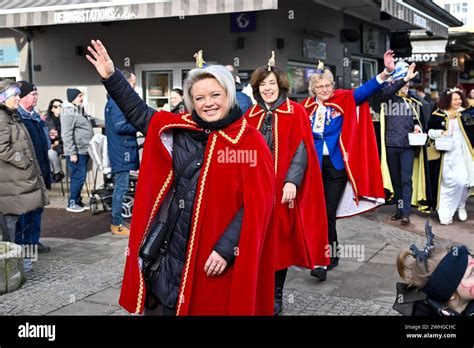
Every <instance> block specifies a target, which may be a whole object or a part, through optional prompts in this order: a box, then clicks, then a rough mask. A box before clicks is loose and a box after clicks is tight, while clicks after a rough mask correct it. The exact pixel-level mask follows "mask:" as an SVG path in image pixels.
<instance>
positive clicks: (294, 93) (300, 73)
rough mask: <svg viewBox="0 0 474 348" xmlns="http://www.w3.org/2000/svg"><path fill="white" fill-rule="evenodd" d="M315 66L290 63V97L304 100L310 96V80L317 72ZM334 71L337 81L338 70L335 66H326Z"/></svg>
mask: <svg viewBox="0 0 474 348" xmlns="http://www.w3.org/2000/svg"><path fill="white" fill-rule="evenodd" d="M316 68H317V66H316V65H315V64H304V63H298V62H288V68H287V74H288V82H289V83H290V91H289V93H288V94H289V97H290V98H292V99H294V100H295V99H296V100H298V99H303V98H306V97H307V96H308V87H309V80H310V78H311V75H313V74H314V73H315V72H316ZM325 68H328V69H329V70H331V71H332V73H333V75H334V79H336V69H335V67H334V66H330V65H326V66H325Z"/></svg>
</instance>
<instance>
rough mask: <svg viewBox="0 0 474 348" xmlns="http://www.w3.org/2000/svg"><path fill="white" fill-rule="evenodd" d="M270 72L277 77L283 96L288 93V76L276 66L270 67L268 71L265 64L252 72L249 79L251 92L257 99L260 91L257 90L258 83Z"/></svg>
mask: <svg viewBox="0 0 474 348" xmlns="http://www.w3.org/2000/svg"><path fill="white" fill-rule="evenodd" d="M271 73H274V74H275V76H276V78H277V83H278V88H279V89H280V93H281V94H283V95H285V96H287V95H288V91H289V90H290V84H289V83H288V76H287V75H286V74H285V73H284V72H283V71H281V70H280V69H278V68H277V67H271V68H270V71H268V67H267V66H261V67H260V68H258V69H257V70H255V71H254V72H253V74H252V77H251V79H250V86H252V94H253V97H254V98H255V99H257V97H258V96H259V95H260V92H259V90H258V87H259V86H260V83H262V81H263V80H265V79H266V78H267V77H268V75H270V74H271Z"/></svg>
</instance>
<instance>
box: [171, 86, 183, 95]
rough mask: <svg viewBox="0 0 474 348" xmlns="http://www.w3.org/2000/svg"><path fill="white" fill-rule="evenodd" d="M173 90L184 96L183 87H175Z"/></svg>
mask: <svg viewBox="0 0 474 348" xmlns="http://www.w3.org/2000/svg"><path fill="white" fill-rule="evenodd" d="M171 92H175V93H178V94H179V95H180V96H183V90H182V89H181V88H173V89H172V90H171Z"/></svg>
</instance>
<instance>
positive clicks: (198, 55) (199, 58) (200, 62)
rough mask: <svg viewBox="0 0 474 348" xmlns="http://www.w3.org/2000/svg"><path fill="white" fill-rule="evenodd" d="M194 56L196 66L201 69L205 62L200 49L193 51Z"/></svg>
mask: <svg viewBox="0 0 474 348" xmlns="http://www.w3.org/2000/svg"><path fill="white" fill-rule="evenodd" d="M194 58H195V59H196V68H200V69H202V68H203V67H204V65H205V64H206V62H205V61H204V58H203V57H202V50H199V51H197V53H194Z"/></svg>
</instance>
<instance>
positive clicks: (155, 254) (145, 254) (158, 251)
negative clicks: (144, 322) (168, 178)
mask: <svg viewBox="0 0 474 348" xmlns="http://www.w3.org/2000/svg"><path fill="white" fill-rule="evenodd" d="M205 149H206V148H205V147H202V148H201V149H199V150H198V151H196V153H194V154H193V155H192V156H190V157H189V158H188V159H187V160H186V162H185V163H184V164H183V165H182V166H181V168H180V169H179V171H177V173H178V174H177V175H176V176H175V179H174V183H175V187H176V186H177V185H178V183H179V180H180V179H181V176H182V175H183V173H184V171H185V170H186V168H187V167H188V166H189V165H190V164H191V163H192V162H193V161H194V160H195V159H196V158H198V157H199V156H200V155H201V154H203V153H204V151H205ZM191 185H192V180H191V181H190V183H189V185H188V187H187V188H186V189H185V190H184V192H185V193H186V192H188V191H189V189H190V186H191ZM176 192H177V190H176V188H174V189H173V194H172V196H171V198H170V201H169V203H168V206H167V207H166V214H165V215H168V214H167V213H168V211H169V209H170V207H171V204H172V202H173V199H174V197H175V195H176ZM182 210H183V209H178V212H177V214H176V216H175V217H174V218H173V221H172V222H171V223H169V224H168V223H167V222H162V221H159V220H158V219H157V218H155V219H153V223H152V225H151V226H150V232H149V233H148V235H147V237H146V239H145V241H144V243H143V244H142V246H141V247H140V251H139V255H140V257H141V258H142V260H143V264H142V271H143V276H144V278H145V280H146V282H145V283H146V284H147V293H148V294H150V295H153V284H154V283H155V282H156V280H157V279H158V276H159V274H160V268H161V264H162V263H163V260H164V258H165V256H166V254H167V252H168V246H169V242H170V240H171V235H172V233H173V231H174V229H175V227H176V223H177V222H178V219H179V216H180V215H181V211H182ZM150 290H151V291H150ZM153 297H154V296H152V298H150V296H148V297H147V298H146V299H145V305H146V306H147V308H150V309H154V308H156V306H157V305H158V303H157V299H156V297H154V298H153ZM152 300H153V301H152Z"/></svg>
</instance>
